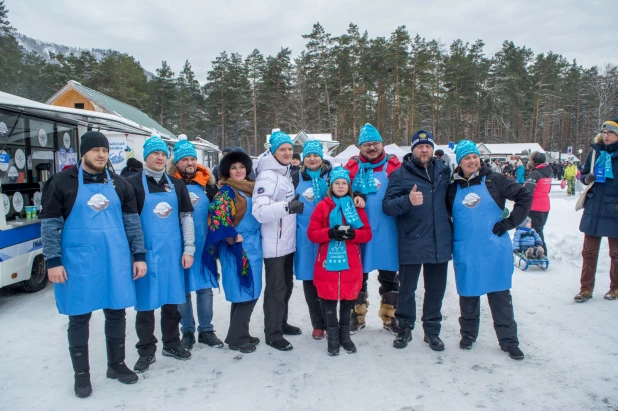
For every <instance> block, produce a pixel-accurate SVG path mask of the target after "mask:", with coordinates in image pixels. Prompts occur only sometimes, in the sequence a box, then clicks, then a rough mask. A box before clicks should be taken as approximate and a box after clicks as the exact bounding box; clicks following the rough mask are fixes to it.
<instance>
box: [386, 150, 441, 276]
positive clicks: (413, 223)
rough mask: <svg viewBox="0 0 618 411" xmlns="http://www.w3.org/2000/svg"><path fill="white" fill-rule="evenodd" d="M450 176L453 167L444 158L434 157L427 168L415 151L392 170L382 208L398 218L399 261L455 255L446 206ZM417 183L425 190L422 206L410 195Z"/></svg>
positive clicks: (425, 260) (429, 260) (428, 260)
mask: <svg viewBox="0 0 618 411" xmlns="http://www.w3.org/2000/svg"><path fill="white" fill-rule="evenodd" d="M450 179H451V169H450V168H449V167H448V166H447V165H446V163H445V162H444V161H432V162H431V163H430V164H429V166H428V167H427V168H425V167H424V166H423V165H422V164H420V163H418V162H417V161H416V160H414V157H413V156H412V154H408V155H406V156H405V157H404V158H403V165H402V166H401V167H400V168H399V169H397V170H395V171H393V173H392V174H391V178H390V180H389V182H388V188H387V189H386V194H385V195H384V200H382V211H383V212H384V214H386V215H390V216H395V217H396V219H397V234H398V240H399V241H398V243H399V264H438V263H445V262H447V261H449V260H450V259H451V254H452V250H453V244H452V243H453V226H452V224H451V220H450V217H449V213H448V210H447V208H446V191H447V189H448V185H449V182H450ZM415 184H416V185H417V190H418V191H420V192H422V193H423V204H421V205H420V206H413V205H412V203H410V199H409V197H408V196H409V195H410V191H412V189H413V188H414V185H415ZM379 229H380V228H379V227H375V228H374V230H379Z"/></svg>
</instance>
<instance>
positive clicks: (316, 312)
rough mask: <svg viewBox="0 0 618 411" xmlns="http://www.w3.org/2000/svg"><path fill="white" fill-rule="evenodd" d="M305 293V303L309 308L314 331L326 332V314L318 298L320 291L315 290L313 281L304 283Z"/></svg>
mask: <svg viewBox="0 0 618 411" xmlns="http://www.w3.org/2000/svg"><path fill="white" fill-rule="evenodd" d="M303 291H304V292H305V301H307V307H309V317H310V318H311V326H312V327H313V329H314V330H325V329H326V321H325V320H324V313H323V312H322V306H321V304H320V298H319V297H318V290H317V289H316V288H315V284H313V281H312V280H309V281H303Z"/></svg>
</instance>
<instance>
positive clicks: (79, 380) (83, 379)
mask: <svg viewBox="0 0 618 411" xmlns="http://www.w3.org/2000/svg"><path fill="white" fill-rule="evenodd" d="M73 390H74V391H75V396H76V397H77V398H86V397H90V395H92V384H90V372H89V371H85V372H80V373H78V374H77V373H76V374H75V385H73Z"/></svg>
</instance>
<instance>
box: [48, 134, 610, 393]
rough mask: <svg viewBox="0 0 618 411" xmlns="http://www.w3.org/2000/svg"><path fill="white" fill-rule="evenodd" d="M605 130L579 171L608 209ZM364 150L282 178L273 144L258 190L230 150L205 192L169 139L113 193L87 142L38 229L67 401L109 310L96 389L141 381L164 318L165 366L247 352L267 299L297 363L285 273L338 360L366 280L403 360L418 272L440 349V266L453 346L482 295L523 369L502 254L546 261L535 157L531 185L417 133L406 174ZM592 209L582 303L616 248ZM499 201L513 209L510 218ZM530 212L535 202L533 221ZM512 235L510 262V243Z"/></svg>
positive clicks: (188, 152) (279, 151)
mask: <svg viewBox="0 0 618 411" xmlns="http://www.w3.org/2000/svg"><path fill="white" fill-rule="evenodd" d="M606 124H609V126H607V127H606V126H605V125H604V133H605V131H606V130H608V131H609V132H610V133H611V134H612V136H610V137H612V138H614V140H611V139H607V138H605V137H606V134H603V139H604V140H603V144H601V143H600V142H597V143H596V145H595V146H593V147H595V150H597V151H598V152H599V154H598V155H597V158H598V159H599V161H601V164H602V166H591V165H590V164H589V163H590V158H589V159H588V160H587V163H586V167H587V168H585V169H586V170H588V171H587V172H586V174H585V177H583V181H584V183H586V184H590V183H592V182H593V181H595V178H596V184H595V186H594V187H593V188H592V189H591V190H590V191H589V193H591V194H594V193H597V194H598V193H599V192H600V191H602V190H603V189H605V190H606V191H607V193H608V195H609V194H613V191H611V190H612V189H611V187H613V186H612V184H613V181H614V180H613V174H612V167H611V164H612V161H613V160H612V159H613V153H614V152H615V151H614V149H615V147H614V145H616V144H618V135H617V134H616V133H617V132H618V123H615V122H609V123H606ZM611 141H613V143H612V142H611ZM358 143H359V147H360V153H359V155H358V156H355V157H353V158H351V159H350V160H349V162H348V163H347V164H345V165H344V166H343V167H341V166H338V167H333V165H332V164H330V163H329V162H328V161H327V160H325V159H324V154H323V152H322V147H321V145H320V143H318V142H316V141H307V142H306V143H305V145H304V147H303V157H302V163H301V164H300V165H299V169H298V170H296V171H295V172H294V173H293V172H292V164H293V160H294V153H293V142H292V140H291V138H290V137H289V136H288V135H287V134H285V133H283V132H281V131H275V132H273V134H272V135H271V136H270V138H269V149H268V151H267V152H266V153H265V154H264V155H263V156H262V158H261V159H260V161H259V163H258V165H257V169H256V175H257V178H256V179H255V180H254V179H253V178H252V177H251V174H252V172H253V163H252V160H251V158H250V157H249V156H248V155H247V154H246V153H244V152H243V151H242V150H230V152H228V153H226V155H225V156H224V157H223V158H222V159H221V162H220V164H219V166H218V169H217V170H216V171H217V173H218V175H219V177H218V184H217V182H216V180H215V177H214V173H211V172H210V170H209V169H208V168H206V167H204V166H202V165H200V164H198V163H197V153H196V151H195V148H194V147H193V145H192V143H191V142H189V141H186V140H181V141H179V142H178V143H176V145H175V146H174V149H173V153H170V150H169V149H168V146H167V143H166V142H164V141H163V140H162V139H161V138H159V137H157V136H153V137H151V138H150V139H148V140H147V141H146V142H145V144H144V160H145V162H144V165H143V168H142V169H141V170H140V169H136V170H135V173H134V175H132V176H130V177H128V178H126V179H125V178H123V177H121V176H119V175H116V174H115V173H113V172H112V171H110V170H109V169H108V168H107V167H106V165H107V164H108V154H109V143H108V141H107V138H106V137H105V135H103V134H102V133H99V132H95V131H89V132H87V133H85V134H84V135H83V136H82V138H81V147H80V151H81V162H80V163H79V164H78V165H75V166H74V167H72V168H70V169H68V170H65V171H63V172H61V173H58V174H57V175H55V176H54V177H53V178H52V179H51V180H50V182H49V184H48V185H47V187H46V190H44V192H43V211H42V213H41V215H40V218H41V219H42V238H43V253H44V255H45V258H46V261H47V264H48V273H49V278H50V280H51V281H52V282H53V283H54V291H55V295H56V303H57V307H58V310H59V312H60V313H61V314H65V315H67V316H68V317H69V326H68V340H69V353H70V357H71V361H72V365H73V369H74V372H75V376H74V377H75V384H74V390H75V394H76V395H77V396H78V397H87V396H89V395H90V394H91V393H92V385H91V382H90V373H89V371H90V364H89V360H88V353H89V351H88V338H89V326H88V324H89V320H90V317H91V313H92V311H95V310H99V309H103V311H104V314H105V336H106V343H107V361H108V368H107V377H108V378H111V379H118V380H119V381H120V382H122V383H125V384H131V383H135V382H137V381H138V376H137V374H136V373H141V372H145V371H147V370H148V369H149V367H150V366H151V365H152V364H153V363H154V362H155V361H156V356H155V353H156V344H157V342H158V341H157V338H156V337H155V333H154V331H155V310H156V309H159V308H160V316H161V319H160V321H161V327H160V328H161V334H162V341H163V348H162V354H163V355H164V356H168V357H173V358H176V359H179V360H188V359H190V358H191V350H192V348H193V346H194V344H195V343H196V338H195V333H196V332H197V334H198V336H197V337H198V338H197V342H199V343H204V344H207V345H209V346H211V347H223V346H224V342H225V344H227V345H228V346H229V348H230V349H231V350H237V351H240V352H242V353H251V352H253V351H255V350H256V347H257V345H258V344H259V343H260V339H259V338H258V337H255V336H252V335H251V334H250V332H249V323H250V320H251V316H252V313H253V310H254V308H255V305H256V303H257V300H258V299H259V297H260V295H261V291H262V288H264V297H263V301H264V302H263V311H264V336H265V342H266V344H267V345H269V346H271V347H273V348H275V349H277V350H281V351H289V350H291V349H293V346H292V344H291V343H290V342H289V341H288V340H287V339H286V338H285V337H287V336H294V335H299V334H302V330H301V328H300V327H298V326H295V325H292V324H291V323H290V321H289V318H288V311H289V310H288V304H289V301H290V298H291V295H292V290H293V286H294V276H296V279H297V280H302V281H303V291H304V296H305V301H306V304H307V308H308V312H309V317H310V320H311V327H312V333H311V335H312V337H313V338H314V339H316V340H320V339H326V340H327V353H328V354H329V355H332V356H335V355H338V354H339V351H340V347H342V348H343V350H344V351H346V352H348V353H353V352H356V350H357V348H356V346H355V344H354V343H353V341H352V338H351V336H352V335H353V334H355V333H357V332H359V331H360V330H361V329H363V328H364V327H365V324H366V315H367V313H368V307H369V299H368V295H369V290H368V287H367V281H368V277H369V274H370V273H371V272H373V271H376V270H377V274H378V276H377V279H378V282H379V284H380V286H379V290H378V292H379V294H380V296H381V301H380V307H379V311H378V312H379V316H380V317H381V319H382V323H383V327H384V328H385V329H387V330H388V331H390V332H391V333H393V334H394V335H395V338H394V341H393V346H394V347H395V348H398V349H403V348H405V347H406V346H407V345H408V344H409V343H410V342H411V341H412V332H413V329H414V327H415V324H416V317H417V313H416V298H415V295H416V289H417V285H418V280H419V277H420V275H421V272H422V273H423V278H424V287H425V294H424V300H423V309H422V310H423V312H422V317H421V321H422V325H423V331H424V338H423V340H424V342H425V343H427V344H428V346H429V348H431V349H432V350H434V351H442V350H444V349H445V346H444V343H443V341H442V340H441V339H440V331H441V322H442V314H441V309H442V301H443V298H444V295H445V290H446V283H447V271H448V262H449V261H450V260H451V259H452V260H453V266H454V269H455V279H456V286H457V292H458V294H459V305H460V312H461V314H460V318H459V323H460V334H461V340H460V344H459V346H460V348H462V349H471V348H472V347H473V344H474V342H475V340H476V338H477V337H478V333H479V326H480V297H481V296H483V295H487V298H488V301H489V305H490V308H491V312H492V317H493V322H494V329H495V331H496V334H497V337H498V342H499V345H500V348H501V349H502V350H503V351H505V352H508V354H509V356H510V357H511V358H513V359H517V360H521V359H523V358H524V354H523V352H522V351H521V349H520V348H519V340H518V336H517V323H516V322H515V318H514V310H513V304H512V297H511V292H510V289H511V285H512V274H513V257H512V253H513V252H514V251H516V252H525V253H532V254H535V255H538V254H539V253H541V251H539V248H540V247H544V246H545V242H544V239H543V230H542V226H543V225H544V223H545V221H546V218H547V212H548V211H549V209H548V205H549V204H548V203H547V204H543V201H544V200H543V199H544V198H545V197H546V196H547V194H548V192H549V186H548V184H546V181H545V178H546V177H545V173H546V169H548V170H551V168H550V167H548V165H547V164H545V160H544V159H543V156H544V155H542V154H541V153H533V154H534V155H533V156H531V161H530V163H529V164H531V166H530V167H531V169H530V173H529V175H531V176H532V177H533V178H531V179H530V184H528V183H526V186H527V187H524V186H522V185H521V184H519V183H517V182H516V181H514V180H513V179H511V178H509V177H508V176H506V175H505V174H503V173H501V172H500V173H498V172H495V171H493V170H492V169H491V168H490V167H488V166H487V165H486V164H485V163H484V162H482V161H481V159H480V152H479V150H478V148H477V146H476V144H475V143H474V142H472V141H470V140H462V141H460V142H459V143H458V145H457V147H456V148H455V156H456V163H457V165H458V167H457V168H456V169H455V171H454V172H452V171H451V168H450V166H449V164H448V163H447V162H445V161H444V160H443V159H441V158H439V157H435V156H434V154H435V153H434V140H433V136H432V135H431V133H430V132H428V131H425V130H419V131H418V132H417V133H415V134H414V135H413V137H412V143H411V153H410V154H408V155H406V156H405V157H404V158H403V159H402V160H401V161H400V160H399V159H398V158H397V157H396V156H394V155H389V154H387V153H386V152H385V151H384V146H383V141H382V137H381V136H380V133H379V132H378V130H377V129H376V128H375V127H373V126H372V125H371V124H366V125H365V126H364V127H363V128H362V129H361V131H360V134H359V138H358ZM170 157H171V158H170ZM595 164H596V163H595ZM166 167H167V169H166ZM591 170H594V171H591ZM166 171H167V172H166ZM535 173H536V174H538V176H536V177H535ZM550 178H551V176H550ZM606 179H609V180H606ZM546 186H547V187H546ZM599 187H600V188H599ZM614 191H615V190H614ZM598 196H599V197H604V193H601V194H598ZM596 197H597V196H594V195H591V196H590V198H589V199H588V200H587V202H586V211H585V212H584V217H583V218H582V226H581V227H580V229H582V231H584V232H585V233H586V240H585V242H584V252H583V254H584V269H583V270H582V291H581V292H580V294H578V297H576V300H577V299H578V298H579V300H578V301H580V300H581V301H585V299H587V298H590V297H591V295H592V287H593V285H594V272H595V271H596V255H598V249H599V242H600V237H602V236H610V235H611V234H612V232H609V231H608V230H609V224H608V222H612V223H613V224H615V220H612V219H615V218H616V217H617V216H618V212H617V211H616V210H614V212H616V214H617V216H613V215H611V216H610V215H606V214H611V211H609V210H606V209H603V210H600V209H599V210H596V211H595V210H593V209H594V208H595V207H596V208H599V207H601V206H602V205H604V204H605V203H604V202H602V201H601V200H598V199H597V198H596ZM616 197H618V194H616ZM539 199H540V201H539ZM506 200H511V201H513V202H514V206H513V209H512V210H511V211H510V213H507V214H508V215H507V214H505V213H504V209H505V204H506ZM535 202H536V203H539V202H540V203H541V204H540V205H539V206H538V207H536V209H535ZM546 208H547V210H546V211H545V209H546ZM617 210H618V206H617ZM535 222H536V223H535ZM535 224H537V226H538V224H540V229H536V230H533V231H535V233H533V234H532V236H531V238H530V239H531V240H532V242H530V241H528V240H530V239H528V240H526V241H521V240H522V233H524V232H526V231H530V228H531V227H535ZM516 227H519V230H518V232H519V240H518V244H520V245H519V246H518V247H516V246H515V242H513V243H511V241H510V238H509V236H508V235H507V232H508V231H509V230H512V229H515V228H516ZM611 229H614V227H613V226H612V227H611ZM520 231H521V232H520ZM524 234H525V233H524ZM537 234H538V235H537ZM526 236H527V234H526V235H523V237H526ZM516 237H517V235H516ZM614 245H616V247H618V243H616V244H614V243H613V242H612V241H611V238H610V249H611V252H610V254H611V255H612V262H613V261H614V259H615V258H618V248H616V247H614ZM529 249H532V250H533V251H529ZM541 250H542V249H541ZM595 252H596V255H595ZM545 253H546V251H545ZM593 257H594V258H593ZM593 260H594V261H593ZM615 267H618V265H614V264H613V263H612V290H610V293H608V295H610V296H615V297H618V276H615V275H614V274H615V273H614V271H615V270H614V268H615ZM262 270H264V275H263V274H262ZM584 273H585V274H584ZM614 277H616V278H614ZM584 282H585V284H584ZM220 283H221V284H222V285H223V289H224V292H225V298H226V300H227V301H229V302H230V303H231V305H230V322H229V328H228V332H227V336H226V338H225V341H224V342H223V341H221V340H220V339H219V338H218V337H217V336H216V334H215V332H214V327H213V325H212V318H213V294H212V289H213V288H218V287H219V284H220ZM263 284H264V285H263ZM192 292H195V293H196V304H195V307H196V311H197V327H196V322H195V318H194V313H193V307H194V306H193V302H192ZM612 293H613V294H612ZM606 298H608V297H607V295H606ZM129 307H135V310H136V311H137V315H136V321H135V329H136V334H137V337H138V343H137V344H136V348H137V351H138V355H139V358H138V360H137V362H136V364H135V366H134V367H133V370H131V369H129V367H127V366H126V364H125V345H124V344H125V333H126V319H125V309H126V308H129ZM181 335H182V337H181Z"/></svg>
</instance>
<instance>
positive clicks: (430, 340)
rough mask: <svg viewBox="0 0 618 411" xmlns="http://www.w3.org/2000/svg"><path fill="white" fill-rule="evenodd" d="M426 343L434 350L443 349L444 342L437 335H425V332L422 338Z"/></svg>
mask: <svg viewBox="0 0 618 411" xmlns="http://www.w3.org/2000/svg"><path fill="white" fill-rule="evenodd" d="M423 341H425V342H426V343H427V344H429V348H431V349H432V350H434V351H444V342H442V340H441V339H440V337H438V336H437V335H427V334H425V338H423Z"/></svg>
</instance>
